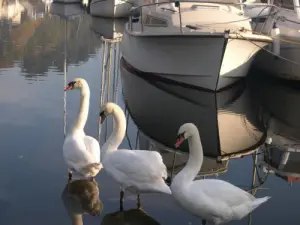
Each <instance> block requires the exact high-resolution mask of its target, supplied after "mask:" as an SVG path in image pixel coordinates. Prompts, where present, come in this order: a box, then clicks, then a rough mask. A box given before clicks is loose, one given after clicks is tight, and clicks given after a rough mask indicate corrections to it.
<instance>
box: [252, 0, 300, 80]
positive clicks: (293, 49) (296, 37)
mask: <svg viewBox="0 0 300 225" xmlns="http://www.w3.org/2000/svg"><path fill="white" fill-rule="evenodd" d="M295 2H296V1H295ZM283 7H285V6H284V5H283ZM299 10H300V8H299V6H297V4H296V5H294V6H293V5H292V6H291V7H286V8H282V9H280V11H279V12H278V16H277V19H276V26H277V30H278V31H277V33H276V34H275V36H274V38H276V39H277V40H278V44H279V46H278V49H279V51H278V55H279V56H280V57H276V56H274V55H272V54H270V53H269V52H268V51H261V52H260V53H259V54H258V55H257V57H256V59H255V60H254V66H255V67H256V68H258V69H260V70H262V71H264V72H267V74H269V75H271V76H276V77H280V78H282V79H288V80H300V74H299V69H300V54H299V50H300V12H299ZM297 11H298V12H297ZM298 14H299V15H298ZM266 49H267V50H272V45H270V46H268V47H267V48H266Z"/></svg>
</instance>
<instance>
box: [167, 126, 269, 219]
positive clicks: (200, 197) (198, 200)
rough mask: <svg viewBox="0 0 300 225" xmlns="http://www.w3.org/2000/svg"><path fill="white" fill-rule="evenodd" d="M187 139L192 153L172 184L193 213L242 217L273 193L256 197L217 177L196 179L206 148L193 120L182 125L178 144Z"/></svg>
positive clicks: (232, 217)
mask: <svg viewBox="0 0 300 225" xmlns="http://www.w3.org/2000/svg"><path fill="white" fill-rule="evenodd" d="M185 139H188V144H189V149H190V154H189V159H188V162H187V164H186V166H185V167H184V168H183V170H182V171H180V173H178V174H177V175H176V176H175V177H174V179H173V181H172V184H171V190H172V195H173V197H174V198H175V200H176V201H177V202H178V204H179V205H180V206H181V207H182V208H184V209H185V210H187V211H189V212H190V213H192V214H194V215H196V216H199V217H201V218H202V219H205V220H203V223H204V224H205V222H206V220H208V221H211V222H213V223H214V224H221V223H226V222H229V221H231V220H240V219H242V218H243V217H245V216H246V215H248V214H249V213H250V212H252V211H253V210H254V209H255V208H257V207H258V206H259V205H261V204H262V203H264V202H266V201H267V200H268V199H269V198H270V197H264V198H255V197H254V196H253V195H251V194H249V193H248V192H246V191H244V190H242V189H240V188H238V187H236V186H234V185H232V184H230V183H228V182H226V181H223V180H217V179H204V180H197V181H193V180H194V178H195V177H196V175H197V173H198V172H199V170H200V169H201V166H202V162H203V150H202V144H201V140H200V136H199V132H198V129H197V127H196V126H195V125H194V124H192V123H186V124H184V125H182V126H181V127H180V129H179V131H178V136H177V141H176V144H175V147H176V148H178V147H179V146H180V145H181V143H182V142H183V141H184V140H185Z"/></svg>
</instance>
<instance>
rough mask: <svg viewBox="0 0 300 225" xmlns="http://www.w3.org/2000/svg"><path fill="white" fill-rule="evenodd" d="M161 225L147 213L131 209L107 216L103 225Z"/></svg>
mask: <svg viewBox="0 0 300 225" xmlns="http://www.w3.org/2000/svg"><path fill="white" fill-rule="evenodd" d="M125 224H126V225H159V223H158V222H157V221H156V220H154V219H153V218H152V217H150V216H148V215H147V213H146V212H145V211H144V210H143V209H141V208H139V209H129V210H126V211H122V210H121V211H117V212H113V213H109V214H106V215H105V216H104V217H103V220H102V222H101V225H125Z"/></svg>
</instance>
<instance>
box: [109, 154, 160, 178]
mask: <svg viewBox="0 0 300 225" xmlns="http://www.w3.org/2000/svg"><path fill="white" fill-rule="evenodd" d="M156 154H158V153H157V152H156V153H155V152H151V151H146V150H125V149H124V150H121V149H120V150H118V151H116V152H113V153H111V155H110V157H109V163H110V164H111V165H112V166H113V167H114V168H115V169H117V170H119V171H120V172H122V173H124V174H126V176H127V179H131V180H134V181H136V182H145V183H147V182H153V180H158V179H161V178H162V177H163V176H164V171H163V169H162V166H161V163H162V162H161V161H162V160H161V159H159V158H158V157H157V155H156Z"/></svg>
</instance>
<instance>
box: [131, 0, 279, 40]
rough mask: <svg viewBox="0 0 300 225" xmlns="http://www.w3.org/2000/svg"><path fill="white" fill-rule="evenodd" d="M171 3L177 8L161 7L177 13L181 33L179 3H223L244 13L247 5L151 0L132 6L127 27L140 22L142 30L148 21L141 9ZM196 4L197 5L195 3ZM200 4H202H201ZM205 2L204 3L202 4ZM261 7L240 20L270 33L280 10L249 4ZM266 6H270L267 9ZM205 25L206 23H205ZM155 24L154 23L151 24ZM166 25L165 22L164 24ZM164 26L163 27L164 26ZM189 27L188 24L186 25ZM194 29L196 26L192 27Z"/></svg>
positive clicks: (214, 2) (203, 2) (211, 2)
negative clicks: (254, 13)
mask: <svg viewBox="0 0 300 225" xmlns="http://www.w3.org/2000/svg"><path fill="white" fill-rule="evenodd" d="M171 3H175V7H176V8H177V10H173V9H171V8H170V9H168V8H163V9H164V10H168V11H171V12H173V13H178V17H179V29H180V32H181V33H183V32H184V31H183V24H182V9H181V3H195V7H197V6H202V7H209V5H211V7H214V5H225V6H228V7H229V6H234V7H235V8H237V10H240V12H241V13H244V10H243V9H244V7H247V6H248V7H249V4H245V3H232V2H220V1H207V0H206V1H205V0H203V1H202V0H197V1H191V0H180V1H178V0H170V1H163V2H152V3H147V4H144V5H140V6H137V7H133V8H132V10H131V13H130V16H129V21H128V29H129V30H130V31H133V24H134V23H139V24H140V32H141V33H142V32H144V26H145V25H148V23H145V19H147V18H146V17H145V16H143V9H144V8H146V7H148V8H151V7H157V6H159V5H164V4H171ZM197 4H198V5H197ZM201 4H202V5H201ZM204 4H205V5H204ZM215 7H217V6H215ZM255 7H257V8H261V11H259V13H258V14H257V16H255V17H246V18H244V19H241V20H240V21H247V20H248V21H249V20H252V21H253V22H255V21H256V22H255V24H256V25H255V26H254V29H252V30H254V31H255V33H258V34H262V33H263V32H264V33H267V34H270V32H271V28H273V23H275V22H276V19H277V17H276V16H277V13H278V12H279V11H280V7H278V6H276V5H274V4H267V3H253V4H251V8H255ZM268 8H270V9H269V10H268ZM150 10H151V9H150ZM267 10H268V14H267V15H266V14H265V15H263V12H265V11H267ZM155 19H158V20H159V19H160V18H155ZM259 21H263V22H260V26H259V28H257V24H258V23H259ZM270 21H271V24H272V25H271V26H270ZM237 22H239V21H228V22H227V21H226V23H227V24H230V23H237ZM267 22H268V24H269V26H268V28H266V29H267V30H268V31H266V29H265V26H266V24H267ZM213 24H220V22H216V23H211V24H210V25H213ZM205 25H207V24H205ZM152 26H155V25H152ZM158 26H160V27H163V26H164V24H158ZM166 26H167V24H166ZM166 26H165V27H166ZM187 27H189V26H187ZM190 28H192V29H193V27H192V25H191V26H190ZM194 29H196V27H195V28H194Z"/></svg>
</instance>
